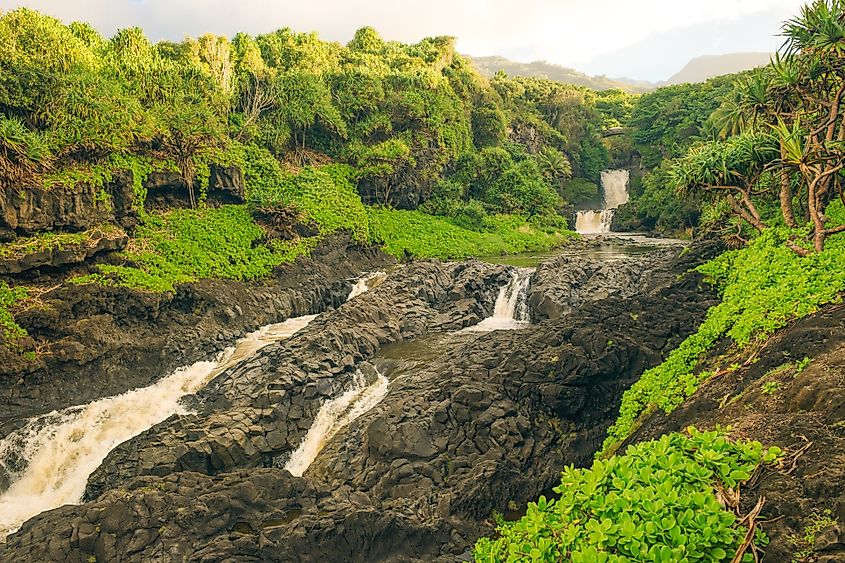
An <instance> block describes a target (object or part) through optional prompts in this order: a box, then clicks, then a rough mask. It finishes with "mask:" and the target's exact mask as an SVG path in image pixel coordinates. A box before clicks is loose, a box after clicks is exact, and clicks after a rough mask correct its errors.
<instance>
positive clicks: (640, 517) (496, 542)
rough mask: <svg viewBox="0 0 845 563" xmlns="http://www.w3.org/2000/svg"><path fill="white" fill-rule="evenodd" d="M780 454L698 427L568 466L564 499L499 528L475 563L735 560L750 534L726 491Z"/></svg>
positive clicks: (539, 505)
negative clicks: (583, 465)
mask: <svg viewBox="0 0 845 563" xmlns="http://www.w3.org/2000/svg"><path fill="white" fill-rule="evenodd" d="M778 455H780V449H779V448H776V447H773V448H768V449H766V448H764V447H763V446H762V445H761V444H760V443H759V442H751V441H731V440H729V439H728V438H727V437H726V436H725V435H723V434H721V433H720V432H716V431H714V432H700V431H698V430H696V429H695V428H689V429H688V433H687V434H670V435H665V436H662V437H661V438H660V439H658V440H655V441H651V442H644V443H641V444H637V445H634V446H629V447H628V449H627V450H626V451H625V454H624V455H620V456H613V457H611V458H609V459H607V460H604V461H601V460H596V461H595V462H594V463H593V465H592V467H590V468H589V469H575V468H574V467H568V468H566V469H565V470H564V471H563V475H562V478H561V482H560V485H558V486H557V487H555V489H554V491H555V492H556V493H558V494H559V495H560V498H559V499H557V500H549V499H546V498H545V497H542V496H541V497H540V499H539V500H538V501H537V502H533V503H529V505H528V508H527V511H526V514H525V516H524V517H522V518H521V519H520V520H518V521H516V522H511V523H507V522H503V523H499V525H498V527H497V537H496V538H492V539H491V538H482V539H481V540H479V541H478V542H477V543H476V545H475V549H474V555H475V560H476V561H478V562H490V563H493V562H500V561H508V562H511V561H513V562H517V561H526V562H528V561H549V562H557V561H573V562H578V561H580V562H585V563H586V562H591V563H592V562H597V561H603V562H608V563H611V562H612V563H622V562H634V561H651V562H670V561H689V562H694V561H702V562H703V561H730V560H731V559H732V558H733V556H734V554H735V553H736V551H737V549H738V548H739V546H740V544H741V543H742V541H743V538H744V536H745V534H746V531H747V529H746V528H745V527H744V526H742V525H740V524H739V522H738V518H737V517H736V515H735V514H734V513H733V512H731V511H728V510H726V509H725V508H724V507H723V505H722V504H721V503H720V502H719V501H718V500H717V498H716V489H717V487H724V488H728V489H735V488H737V487H739V486H740V485H741V484H742V483H744V482H745V481H746V480H748V479H749V478H750V477H751V475H752V473H753V472H754V470H755V468H756V467H757V466H758V465H760V464H766V463H771V462H773V461H774V460H775V459H776V458H777V456H778ZM753 560H754V557H753V555H752V554H751V553H747V554H745V556H744V557H743V558H742V561H753Z"/></svg>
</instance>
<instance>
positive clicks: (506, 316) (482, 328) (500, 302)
mask: <svg viewBox="0 0 845 563" xmlns="http://www.w3.org/2000/svg"><path fill="white" fill-rule="evenodd" d="M533 273H534V269H533V268H518V269H516V270H514V272H513V277H511V281H510V282H509V283H508V284H507V285H505V286H503V287H502V289H500V290H499V296H498V297H497V298H496V304H495V306H494V307H493V315H492V316H490V317H487V318H486V319H484V320H483V321H481V322H480V323H478V324H477V325H474V326H471V327H468V328H466V329H464V330H467V331H470V332H490V331H493V330H514V329H519V328H522V327H524V326H527V325H529V324H530V323H531V321H530V318H529V312H528V302H527V298H528V295H527V293H528V285H529V284H530V283H531V274H533Z"/></svg>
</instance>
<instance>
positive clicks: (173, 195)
mask: <svg viewBox="0 0 845 563" xmlns="http://www.w3.org/2000/svg"><path fill="white" fill-rule="evenodd" d="M210 172H211V174H210V175H209V178H208V191H207V193H206V196H207V198H208V202H210V203H214V204H221V203H243V202H244V198H245V192H244V176H243V172H242V171H241V169H240V168H238V167H237V166H217V165H214V164H213V165H211V166H210ZM187 186H188V185H187V184H186V183H185V180H184V179H183V178H182V175H181V174H179V173H178V172H173V171H161V172H151V173H150V174H149V175H148V176H147V178H146V179H145V180H144V188H145V189H146V190H147V199H146V201H145V202H144V205H145V206H146V207H148V208H153V207H185V206H188V205H190V200H189V197H188V187H187ZM194 189H195V191H196V193H197V194H199V190H200V184H199V180H197V181H196V182H195V183H194Z"/></svg>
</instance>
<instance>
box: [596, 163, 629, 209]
mask: <svg viewBox="0 0 845 563" xmlns="http://www.w3.org/2000/svg"><path fill="white" fill-rule="evenodd" d="M629 177H630V173H629V172H628V171H627V170H605V171H604V172H602V173H601V187H602V188H603V189H604V208H605V209H616V208H617V207H619V206H620V205H622V204H623V203H628V178H629Z"/></svg>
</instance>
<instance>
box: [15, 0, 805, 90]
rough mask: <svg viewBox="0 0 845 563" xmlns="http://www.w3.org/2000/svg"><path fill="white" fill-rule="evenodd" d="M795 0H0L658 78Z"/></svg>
mask: <svg viewBox="0 0 845 563" xmlns="http://www.w3.org/2000/svg"><path fill="white" fill-rule="evenodd" d="M804 3H805V2H804V0H704V1H701V0H486V1H484V0H426V1H407V0H405V1H403V0H294V1H289V0H0V10H4V11H5V10H9V9H13V8H17V7H20V6H27V7H30V8H34V9H37V10H39V11H41V12H44V13H47V14H50V15H53V16H56V17H58V18H60V19H62V20H63V21H65V22H68V23H69V22H71V21H76V20H81V21H87V22H89V23H91V24H92V25H93V26H94V27H96V28H97V29H98V30H99V31H100V32H101V33H103V34H104V35H107V36H110V35H112V34H113V33H114V32H115V31H116V30H117V29H120V28H124V27H130V26H139V27H142V28H143V29H144V30H145V31H146V32H147V36H148V37H150V38H151V39H153V40H161V39H171V40H180V39H182V38H184V37H185V36H186V35H192V36H196V35H201V34H203V33H207V32H211V33H216V34H219V35H226V36H232V35H234V34H235V33H237V32H238V31H245V32H247V33H251V34H253V35H256V34H260V33H266V32H269V31H273V30H275V29H278V28H281V27H290V28H292V29H294V30H296V31H316V32H318V33H319V34H320V36H321V37H322V38H323V39H326V40H331V41H340V42H343V43H345V42H347V41H349V39H351V38H352V36H353V34H354V33H355V30H356V29H358V28H360V27H363V26H366V25H369V26H372V27H374V28H376V29H377V30H378V31H379V32H380V33H381V35H382V37H384V38H385V39H388V40H397V41H403V42H416V41H419V40H420V39H422V38H423V37H429V36H435V35H452V36H455V37H457V39H458V41H457V47H458V50H459V51H460V52H462V53H465V54H468V55H475V56H483V55H500V56H503V57H507V58H509V59H512V60H515V61H521V62H531V61H535V60H545V61H549V62H552V63H556V64H559V65H563V66H566V67H570V68H575V69H577V70H580V71H582V72H586V73H588V74H604V75H607V76H611V77H621V76H625V77H629V78H634V79H639V80H649V81H652V82H656V81H660V80H665V79H666V78H668V77H669V76H671V75H672V74H674V73H675V72H677V71H678V70H680V69H681V67H683V65H684V64H686V63H687V62H688V61H689V60H690V59H692V58H693V57H696V56H700V55H713V54H721V53H732V52H740V51H760V52H772V51H775V50H776V49H777V48H778V47H779V46H780V44H781V42H782V41H781V39H780V38H779V37H778V36H777V34H778V32H779V30H780V24H781V22H782V21H784V20H786V19H788V18H790V17H792V16H794V15H796V14H797V13H798V10H799V8H800V6H801V5H802V4H804Z"/></svg>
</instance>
